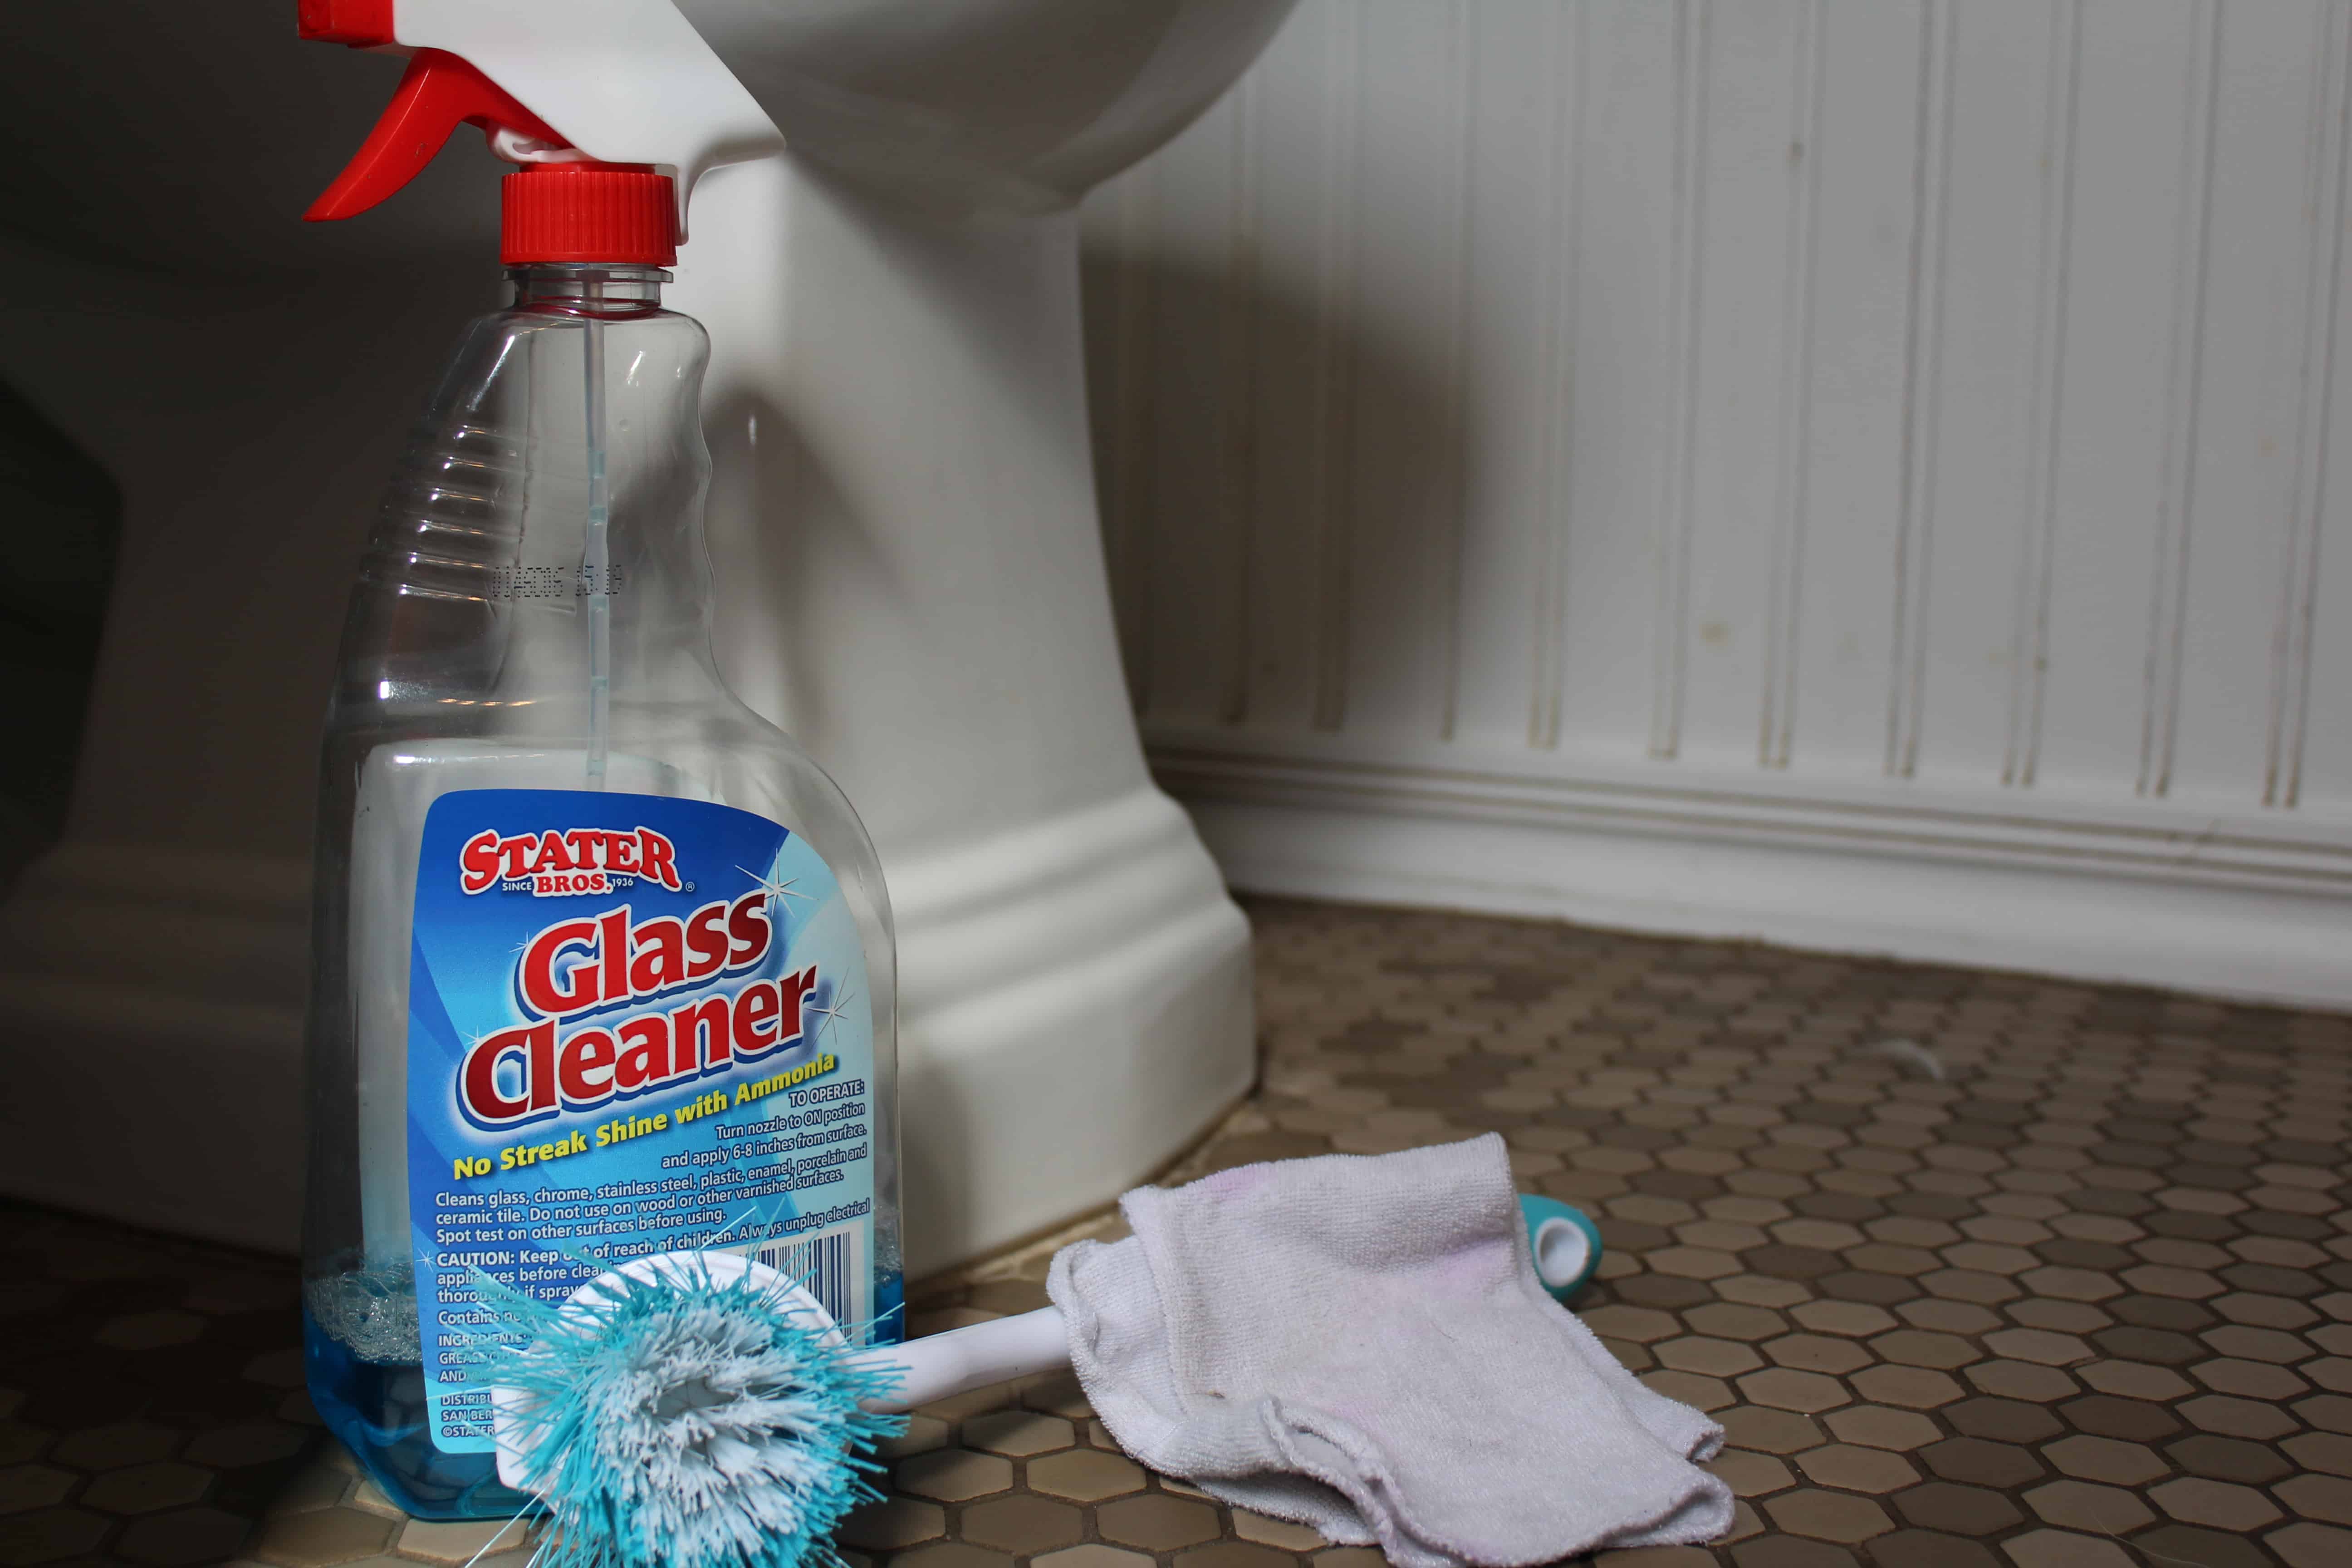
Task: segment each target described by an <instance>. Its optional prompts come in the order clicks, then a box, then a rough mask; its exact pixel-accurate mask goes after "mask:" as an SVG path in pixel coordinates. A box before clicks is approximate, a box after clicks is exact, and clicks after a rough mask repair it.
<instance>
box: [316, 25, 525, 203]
mask: <svg viewBox="0 0 2352 1568" xmlns="http://www.w3.org/2000/svg"><path fill="white" fill-rule="evenodd" d="M461 124H472V125H478V126H479V127H481V129H482V130H483V131H484V132H487V133H489V134H491V135H493V136H495V135H497V133H498V132H507V133H508V136H507V137H506V138H502V139H501V140H507V141H509V142H511V141H512V140H513V139H515V138H529V139H530V142H536V143H538V144H540V145H541V146H546V147H556V148H565V147H569V146H570V145H571V143H570V142H566V141H565V140H564V139H563V138H562V136H561V135H559V134H557V133H556V132H555V130H554V128H553V127H551V126H550V125H549V124H548V123H547V121H544V120H541V118H540V117H539V116H538V115H536V114H533V113H532V112H531V111H530V110H528V109H525V108H524V107H523V106H522V105H521V103H520V102H519V101H517V100H516V99H515V96H514V95H513V94H512V93H510V92H509V91H507V89H504V88H502V87H500V86H499V84H498V83H496V82H494V81H492V80H491V79H489V78H488V77H487V76H484V75H483V74H482V73H481V72H480V71H478V70H477V69H476V68H474V67H473V66H472V65H471V64H469V63H468V62H467V61H466V60H465V59H463V58H459V57H458V56H457V55H453V54H450V53H449V52H448V51H446V49H419V50H418V51H417V52H416V54H415V57H414V58H411V59H410V60H409V62H408V71H407V74H406V75H404V76H403V77H402V78H401V79H400V87H399V89H398V90H396V91H395V92H394V93H393V95H392V102H391V103H390V104H388V105H386V106H385V108H384V111H383V115H382V116H381V117H380V118H379V119H378V120H377V121H376V122H375V129H374V130H373V131H371V132H368V139H367V140H366V141H365V142H362V143H361V146H360V150H359V153H357V155H355V156H354V157H353V158H352V161H351V163H348V164H347V165H345V166H344V169H343V172H342V173H341V174H338V175H337V176H335V183H334V184H331V185H329V186H328V187H327V189H326V192H325V194H323V195H320V197H319V199H318V200H317V201H315V202H313V203H311V204H310V211H309V212H306V213H304V214H303V215H302V216H303V219H304V221H306V222H309V223H322V222H327V221H330V220H331V219H335V218H346V217H355V216H358V215H359V214H361V213H363V212H365V211H367V210H368V208H370V207H372V206H374V205H376V204H377V203H378V202H381V201H383V199H384V198H385V197H387V196H389V195H392V194H393V193H394V192H395V191H397V190H399V189H400V188H401V187H402V186H403V185H405V184H408V182H409V181H411V180H413V179H415V177H416V176H417V175H418V174H421V173H422V172H423V171H424V168H425V164H427V163H431V162H432V161H433V155H434V154H435V153H438V152H440V151H441V148H442V146H443V144H445V143H446V142H447V141H448V140H449V135H450V133H451V132H454V131H456V130H457V127H458V126H459V125H461Z"/></svg>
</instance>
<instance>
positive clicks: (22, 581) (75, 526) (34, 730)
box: [0, 382, 122, 894]
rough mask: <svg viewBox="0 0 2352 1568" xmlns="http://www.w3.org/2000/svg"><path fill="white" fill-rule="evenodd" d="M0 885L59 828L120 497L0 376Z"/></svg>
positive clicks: (94, 655)
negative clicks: (2, 719)
mask: <svg viewBox="0 0 2352 1568" xmlns="http://www.w3.org/2000/svg"><path fill="white" fill-rule="evenodd" d="M0 517H5V518H6V519H7V520H8V540H9V543H8V548H7V549H6V550H5V552H0V684H5V689H6V691H7V693H8V712H9V735H8V744H7V745H6V746H5V747H0V894H5V892H6V890H7V889H8V887H9V885H10V884H12V883H13V882H14V881H15V880H16V874H17V873H18V872H19V871H21V870H23V869H24V868H25V867H26V864H27V863H29V862H30V861H31V860H32V858H34V857H35V856H36V855H37V854H39V853H40V851H41V850H42V849H44V848H46V847H47V846H48V845H49V844H50V843H51V842H52V841H53V840H55V839H56V837H58V834H59V833H60V832H61V831H62V830H63V829H64V827H65V820H66V805H67V800H68V796H69V795H70V794H71V792H72V788H73V773H74V757H75V753H76V752H77V751H78V750H79V746H80V742H81V732H82V717H83V711H84V710H85V708H86V706H87V704H88V702H89V682H90V675H91V672H92V671H93V670H94V669H95V668H96V667H97V664H98V644H99V632H100V627H102V626H104V624H105V620H106V595H107V590H108V588H109V587H110V585H111V584H112V583H113V580H114V559H115V547H116V545H117V543H118V542H119V540H120V537H121V526H122V496H121V491H120V490H119V489H117V488H116V486H115V483H114V479H113V478H112V476H110V475H109V474H108V473H107V471H106V470H105V468H102V467H100V465H99V463H98V461H97V460H96V459H95V458H91V457H90V456H89V454H87V453H85V452H84V451H82V450H81V449H80V448H79V447H77V446H75V445H74V443H73V441H72V440H71V439H70V438H69V437H67V436H66V435H65V433H64V432H63V431H61V430H59V429H58V428H57V427H56V426H53V425H51V424H50V423H49V422H48V421H47V419H45V418H43V417H42V416H41V415H40V412H39V411H38V410H37V409H36V408H34V407H33V405H30V404H29V403H26V401H25V400H24V398H22V397H21V396H19V395H17V393H16V390H15V389H14V388H12V387H10V386H9V385H8V384H6V383H5V382H0Z"/></svg>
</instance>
